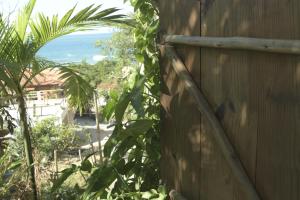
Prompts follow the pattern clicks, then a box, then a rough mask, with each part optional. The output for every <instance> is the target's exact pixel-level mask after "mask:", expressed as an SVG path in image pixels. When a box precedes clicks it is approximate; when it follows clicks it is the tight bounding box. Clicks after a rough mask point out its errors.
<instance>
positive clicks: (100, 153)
mask: <svg viewBox="0 0 300 200" xmlns="http://www.w3.org/2000/svg"><path fill="white" fill-rule="evenodd" d="M94 102H95V111H96V113H95V115H96V127H97V137H98V147H99V155H100V163H103V156H102V146H101V130H100V125H99V109H98V100H97V94H96V93H95V94H94Z"/></svg>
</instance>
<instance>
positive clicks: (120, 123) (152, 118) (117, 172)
mask: <svg viewBox="0 0 300 200" xmlns="http://www.w3.org/2000/svg"><path fill="white" fill-rule="evenodd" d="M130 3H131V4H132V5H133V7H134V11H135V15H134V20H133V21H134V23H133V28H132V33H133V34H134V48H135V51H133V52H134V56H135V60H136V61H135V62H137V63H139V68H138V69H137V71H136V72H135V73H134V74H133V75H132V76H133V79H131V78H128V80H129V81H128V84H125V86H124V88H123V92H122V93H120V94H119V93H116V92H111V95H110V101H109V102H108V104H107V106H106V108H105V109H104V113H103V114H104V116H105V117H106V118H107V119H110V118H114V119H115V121H116V123H115V128H114V131H113V134H112V136H111V137H110V138H109V140H108V141H107V143H106V144H105V147H104V156H105V158H106V161H105V162H104V163H102V164H101V165H100V166H93V165H92V164H91V163H90V162H89V160H88V159H85V160H84V161H83V162H82V163H81V165H80V166H76V165H72V167H70V168H68V169H65V170H64V171H63V173H62V175H61V177H60V178H59V179H58V180H57V181H56V182H55V183H54V186H53V188H52V190H53V192H54V191H56V190H58V189H59V187H60V186H61V185H62V184H63V182H64V181H65V180H66V179H67V178H68V177H69V176H71V175H72V174H74V173H76V172H77V171H78V170H79V171H84V172H86V173H88V176H87V182H86V185H85V186H84V188H78V187H77V191H79V192H80V193H81V195H80V198H81V199H96V198H98V197H100V198H101V199H165V198H166V191H165V190H164V187H163V186H159V185H160V177H159V174H160V172H159V167H158V166H159V159H160V140H159V112H160V109H159V108H160V104H159V89H160V82H159V80H160V78H159V76H160V75H159V64H158V49H157V46H156V43H155V40H156V36H157V29H158V26H159V19H158V12H157V8H156V6H155V4H154V2H153V1H150V0H131V1H130ZM130 80H132V81H130ZM77 186H78V185H77Z"/></svg>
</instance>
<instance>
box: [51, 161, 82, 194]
mask: <svg viewBox="0 0 300 200" xmlns="http://www.w3.org/2000/svg"><path fill="white" fill-rule="evenodd" d="M77 170H78V168H77V166H76V165H72V167H71V168H67V169H64V170H63V171H62V175H61V176H60V177H59V178H58V179H57V180H56V181H54V183H53V186H52V188H51V192H55V191H56V190H57V189H59V188H60V187H61V185H62V184H63V183H64V182H65V181H66V180H67V179H68V178H69V177H70V176H71V175H72V174H74V173H75V172H76V171H77Z"/></svg>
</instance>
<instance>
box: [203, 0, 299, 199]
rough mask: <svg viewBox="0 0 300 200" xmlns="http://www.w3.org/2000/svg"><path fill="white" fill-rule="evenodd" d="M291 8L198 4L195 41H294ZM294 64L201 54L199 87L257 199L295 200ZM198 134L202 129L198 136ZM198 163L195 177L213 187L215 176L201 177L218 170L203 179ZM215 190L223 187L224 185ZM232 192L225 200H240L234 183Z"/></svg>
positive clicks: (286, 4)
mask: <svg viewBox="0 0 300 200" xmlns="http://www.w3.org/2000/svg"><path fill="white" fill-rule="evenodd" d="M299 10H300V7H299V2H298V1H296V0H294V1H293V0H290V1H288V0H283V1H280V0H273V1H259V0H251V1H250V0H224V1H217V0H215V1H213V0H210V1H209V0H206V1H203V13H204V14H203V16H202V23H201V26H202V35H205V36H250V37H263V38H278V39H299V38H300V35H299V32H300V31H299V26H298V25H296V24H299V21H298V20H299V19H300V18H299V14H298V13H299ZM294 59H295V57H294V56H289V55H277V54H264V53H255V52H247V51H223V50H210V49H202V54H201V69H202V71H201V79H202V89H203V90H204V92H205V93H206V94H207V96H208V97H209V99H210V100H211V103H212V104H213V105H214V106H215V108H216V110H217V111H218V112H217V114H218V115H219V116H220V117H221V118H222V123H223V124H224V127H225V130H226V132H227V133H228V136H229V137H230V139H231V141H232V142H233V143H234V146H235V147H236V149H237V151H238V152H239V154H240V157H241V160H242V162H243V163H244V165H245V168H246V169H247V171H248V173H249V176H250V177H251V178H252V180H253V181H255V182H256V185H257V188H258V190H259V193H260V194H261V196H262V199H299V192H297V189H296V188H297V187H299V177H300V175H299V162H297V160H299V159H297V158H296V155H299V151H300V149H299V147H298V146H299V145H298V146H297V145H296V143H295V142H293V141H294V140H295V139H296V138H297V136H298V135H299V130H298V129H297V128H296V127H297V124H298V123H297V122H299V121H298V120H297V118H296V117H295V116H297V106H299V97H298V95H297V89H296V86H295V85H297V81H296V80H297V79H296V77H295V75H294V74H296V71H297V70H296V68H295V67H296V64H295V61H294ZM215 68H216V69H215ZM214 69H215V71H213V70H214ZM203 126H204V127H205V123H204V124H203ZM206 132H208V131H207V130H204V131H203V138H206V137H205V136H206V134H207V133H206ZM203 141H204V139H203ZM203 145H208V143H205V144H203ZM212 146H214V145H213V144H212ZM212 146H209V145H208V149H210V150H211V151H210V152H214V148H213V147H212ZM203 148H204V147H203ZM216 154H217V153H216ZM204 156H205V155H204V153H203V154H202V158H203V157H204ZM210 156H211V160H212V161H211V165H214V163H213V160H214V161H215V160H216V159H217V160H218V158H215V157H214V156H212V155H210ZM209 158H210V157H208V158H207V159H208V160H209ZM203 160H204V161H207V160H205V159H204V158H203ZM207 162H208V161H207ZM205 163H206V162H203V165H202V166H203V167H202V168H203V169H202V173H201V178H204V181H206V180H208V181H207V184H210V185H213V183H212V184H211V183H210V182H211V181H213V180H215V181H216V182H217V178H218V176H219V175H216V176H215V177H214V176H210V175H207V174H217V172H216V171H221V170H222V169H217V170H215V171H214V172H215V173H206V171H205V170H206V169H208V165H207V166H206V165H204V164H205ZM208 163H209V162H208ZM283 163H285V164H283ZM214 167H215V166H214ZM208 170H209V172H211V171H212V169H211V168H210V169H208ZM220 173H221V172H220ZM221 174H222V173H221ZM233 181H234V180H233ZM202 183H203V181H202ZM222 184H223V185H226V183H225V181H223V183H222ZM222 184H220V188H222V189H223V187H221V186H222ZM202 185H204V186H205V183H203V184H202ZM209 188H210V187H209V186H206V187H204V188H203V191H204V192H207V191H208V195H209V194H210V193H211V194H212V195H214V194H213V191H212V190H209ZM234 188H235V189H234V191H233V193H234V194H233V196H234V197H232V198H231V199H243V197H242V196H243V195H242V193H241V190H240V189H239V187H238V186H237V185H236V184H234ZM210 199H218V197H214V196H212V197H211V198H210ZM223 199H226V198H223ZM227 199H230V197H227Z"/></svg>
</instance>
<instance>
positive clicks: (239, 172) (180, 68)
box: [161, 45, 260, 200]
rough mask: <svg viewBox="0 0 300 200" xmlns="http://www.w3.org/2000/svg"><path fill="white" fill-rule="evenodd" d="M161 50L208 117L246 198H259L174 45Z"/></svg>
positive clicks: (200, 109)
mask: <svg viewBox="0 0 300 200" xmlns="http://www.w3.org/2000/svg"><path fill="white" fill-rule="evenodd" d="M161 51H162V52H166V55H167V57H168V58H170V60H171V61H172V65H173V68H174V70H175V72H176V74H177V75H178V77H179V78H180V79H181V80H182V81H183V82H184V83H185V87H186V89H187V90H188V91H189V93H190V94H191V95H192V96H193V97H194V99H195V102H196V104H197V109H198V110H199V111H200V112H201V113H202V114H203V115H204V117H206V118H207V119H208V121H209V123H210V124H211V126H212V128H213V130H214V131H212V136H213V138H214V139H215V141H216V143H217V144H218V147H219V148H220V150H221V152H222V154H223V156H224V158H225V160H226V161H227V163H228V164H229V166H230V168H231V171H232V174H233V175H234V177H235V178H236V180H237V181H238V183H239V184H240V186H241V187H242V188H243V189H244V191H245V194H246V196H247V199H249V200H260V197H259V195H258V193H257V191H256V189H255V187H254V184H253V183H252V182H251V180H250V178H249V177H248V175H247V173H246V171H245V169H244V167H243V165H242V163H241V161H240V159H239V157H238V155H237V153H236V152H235V150H234V148H233V146H232V144H231V143H230V141H229V139H228V137H227V135H226V133H225V131H224V129H223V127H222V125H221V123H220V122H219V120H218V119H217V117H216V116H215V114H214V112H213V109H212V108H211V106H210V105H209V103H208V101H207V100H206V98H205V96H204V95H203V93H202V92H201V91H200V89H199V88H198V87H197V85H196V84H195V82H194V80H193V79H192V77H191V75H190V73H189V72H188V70H187V69H186V66H185V65H184V63H183V62H182V61H181V59H180V58H179V57H178V55H177V53H176V51H175V49H174V47H172V46H165V45H162V46H161Z"/></svg>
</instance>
